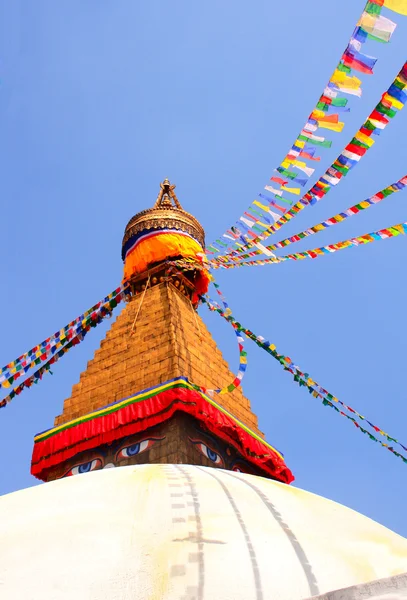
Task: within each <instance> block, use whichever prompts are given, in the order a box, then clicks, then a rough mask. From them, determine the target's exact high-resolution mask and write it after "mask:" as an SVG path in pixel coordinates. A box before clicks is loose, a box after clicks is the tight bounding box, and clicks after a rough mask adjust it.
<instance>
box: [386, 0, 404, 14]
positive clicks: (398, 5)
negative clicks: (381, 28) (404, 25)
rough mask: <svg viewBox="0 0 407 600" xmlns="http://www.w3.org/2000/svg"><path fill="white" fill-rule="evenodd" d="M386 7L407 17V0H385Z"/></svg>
mask: <svg viewBox="0 0 407 600" xmlns="http://www.w3.org/2000/svg"><path fill="white" fill-rule="evenodd" d="M384 6H385V7H386V8H389V9H390V10H394V12H397V13H400V14H401V15H407V0H384Z"/></svg>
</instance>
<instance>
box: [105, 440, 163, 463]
mask: <svg viewBox="0 0 407 600" xmlns="http://www.w3.org/2000/svg"><path fill="white" fill-rule="evenodd" d="M159 439H160V438H151V439H147V440H141V441H140V442H136V443H135V444H131V445H130V446H124V448H121V450H119V452H118V453H117V456H116V460H120V459H122V458H130V457H132V456H136V455H137V454H141V453H142V452H144V451H145V450H148V449H149V448H151V446H152V445H153V444H155V442H157V441H158V440H159Z"/></svg>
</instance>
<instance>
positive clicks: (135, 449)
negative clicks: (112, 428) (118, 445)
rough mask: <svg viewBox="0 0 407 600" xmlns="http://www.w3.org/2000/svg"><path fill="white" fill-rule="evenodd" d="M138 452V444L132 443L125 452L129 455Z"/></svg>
mask: <svg viewBox="0 0 407 600" xmlns="http://www.w3.org/2000/svg"><path fill="white" fill-rule="evenodd" d="M139 452H140V444H133V445H132V446H128V448H127V454H128V455H129V456H134V455H135V454H138V453H139Z"/></svg>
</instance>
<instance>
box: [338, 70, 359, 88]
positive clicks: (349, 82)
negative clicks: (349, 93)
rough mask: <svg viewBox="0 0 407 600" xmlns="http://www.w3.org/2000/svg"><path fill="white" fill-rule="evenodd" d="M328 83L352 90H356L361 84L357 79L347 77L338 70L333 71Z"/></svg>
mask: <svg viewBox="0 0 407 600" xmlns="http://www.w3.org/2000/svg"><path fill="white" fill-rule="evenodd" d="M330 81H331V82H332V83H337V84H338V85H339V86H343V87H346V88H348V89H352V90H358V89H359V88H360V84H361V83H362V82H361V80H360V79H358V78H357V77H354V76H353V77H349V76H348V75H346V73H344V72H343V71H339V70H338V69H335V71H334V73H333V75H332V77H331V79H330Z"/></svg>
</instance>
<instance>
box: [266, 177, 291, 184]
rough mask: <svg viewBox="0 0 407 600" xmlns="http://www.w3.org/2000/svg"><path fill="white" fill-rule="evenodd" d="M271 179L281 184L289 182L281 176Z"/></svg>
mask: <svg viewBox="0 0 407 600" xmlns="http://www.w3.org/2000/svg"><path fill="white" fill-rule="evenodd" d="M270 181H275V182H276V183H279V184H281V185H285V184H286V183H288V180H285V179H281V177H270Z"/></svg>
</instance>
